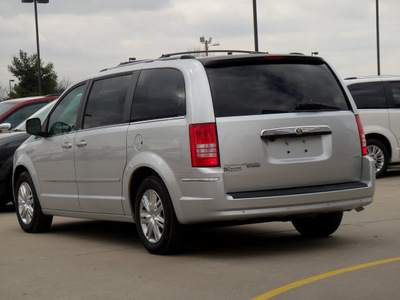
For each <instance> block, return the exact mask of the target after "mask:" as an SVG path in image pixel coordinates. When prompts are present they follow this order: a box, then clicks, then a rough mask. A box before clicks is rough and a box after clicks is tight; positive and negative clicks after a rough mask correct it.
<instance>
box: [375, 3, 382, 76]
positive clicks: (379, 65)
mask: <svg viewBox="0 0 400 300" xmlns="http://www.w3.org/2000/svg"><path fill="white" fill-rule="evenodd" d="M376 61H377V70H378V75H381V53H380V49H379V1H378V0H376Z"/></svg>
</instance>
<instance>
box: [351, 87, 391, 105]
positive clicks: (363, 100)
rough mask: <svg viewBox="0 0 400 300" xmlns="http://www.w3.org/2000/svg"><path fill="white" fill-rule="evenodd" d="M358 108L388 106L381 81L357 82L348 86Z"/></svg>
mask: <svg viewBox="0 0 400 300" xmlns="http://www.w3.org/2000/svg"><path fill="white" fill-rule="evenodd" d="M348 89H349V91H350V93H351V96H352V97H353V99H354V102H355V103H356V105H357V107H358V108H370V109H372V108H387V107H388V106H387V102H386V96H385V91H384V87H383V84H382V83H381V82H365V83H355V84H351V85H349V86H348Z"/></svg>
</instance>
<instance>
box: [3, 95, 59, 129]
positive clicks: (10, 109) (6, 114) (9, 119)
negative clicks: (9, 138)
mask: <svg viewBox="0 0 400 300" xmlns="http://www.w3.org/2000/svg"><path fill="white" fill-rule="evenodd" d="M57 98H58V96H36V97H26V98H18V99H13V100H7V101H3V102H0V128H1V129H0V132H5V131H8V130H10V129H11V128H14V127H15V126H17V125H18V124H20V123H21V122H22V121H24V120H25V119H26V118H28V117H29V116H30V115H31V114H33V113H34V112H36V111H37V110H39V109H41V108H42V107H43V106H45V105H46V104H47V103H49V102H50V101H52V100H54V99H57ZM6 123H7V124H10V125H11V126H10V125H7V126H6V125H5V124H6Z"/></svg>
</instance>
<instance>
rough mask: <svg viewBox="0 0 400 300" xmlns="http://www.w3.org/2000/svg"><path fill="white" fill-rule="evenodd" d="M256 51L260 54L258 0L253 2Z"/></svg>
mask: <svg viewBox="0 0 400 300" xmlns="http://www.w3.org/2000/svg"><path fill="white" fill-rule="evenodd" d="M253 26H254V50H255V51H256V52H258V29H257V28H258V26H257V0H253Z"/></svg>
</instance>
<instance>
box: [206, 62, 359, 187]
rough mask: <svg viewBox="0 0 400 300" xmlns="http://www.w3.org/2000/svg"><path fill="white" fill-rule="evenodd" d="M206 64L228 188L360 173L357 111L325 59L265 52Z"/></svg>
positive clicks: (297, 183)
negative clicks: (251, 56)
mask: <svg viewBox="0 0 400 300" xmlns="http://www.w3.org/2000/svg"><path fill="white" fill-rule="evenodd" d="M205 67H206V71H207V74H208V77H209V81H210V87H211V92H212V97H213V104H214V112H215V116H216V127H217V134H218V140H219V142H218V144H219V153H220V163H221V167H222V168H223V170H224V183H225V187H226V190H227V192H241V191H259V190H274V189H286V188H297V187H307V186H309V187H313V186H321V185H328V184H337V183H349V182H357V181H359V180H360V176H361V146H360V136H359V132H358V127H357V123H356V119H355V115H354V113H353V111H352V110H351V105H350V104H349V100H348V99H347V97H346V95H345V93H344V91H343V88H342V86H341V84H340V83H339V81H338V80H337V78H336V77H335V75H334V73H333V72H332V70H331V69H330V68H329V66H328V65H327V64H326V63H325V62H324V61H323V60H322V59H320V58H317V59H316V58H313V57H297V56H296V57H290V56H287V57H283V56H282V57H276V56H266V57H258V56H257V57H256V58H252V59H248V60H246V59H236V60H235V59H227V60H226V61H222V62H221V61H220V62H218V63H210V64H209V65H207V64H205Z"/></svg>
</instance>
